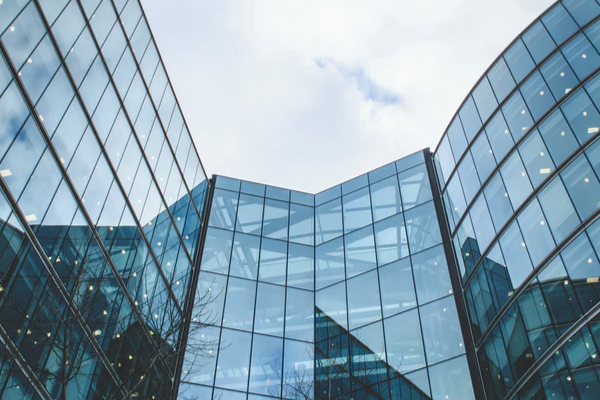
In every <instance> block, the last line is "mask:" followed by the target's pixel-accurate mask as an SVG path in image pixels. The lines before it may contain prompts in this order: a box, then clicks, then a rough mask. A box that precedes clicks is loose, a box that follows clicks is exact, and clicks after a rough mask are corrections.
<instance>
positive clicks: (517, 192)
mask: <svg viewBox="0 0 600 400" xmlns="http://www.w3.org/2000/svg"><path fill="white" fill-rule="evenodd" d="M500 173H501V174H502V178H503V179H504V184H505V185H506V189H507V191H508V196H509V198H510V202H511V203H512V205H513V207H514V208H517V207H519V206H520V205H521V203H523V201H524V200H525V199H526V198H527V196H529V193H531V189H532V188H531V182H530V181H529V177H528V176H527V172H525V167H524V166H523V162H522V161H521V158H520V157H519V154H518V153H513V155H512V156H510V158H509V159H508V160H506V162H505V163H504V165H503V166H502V168H500Z"/></svg>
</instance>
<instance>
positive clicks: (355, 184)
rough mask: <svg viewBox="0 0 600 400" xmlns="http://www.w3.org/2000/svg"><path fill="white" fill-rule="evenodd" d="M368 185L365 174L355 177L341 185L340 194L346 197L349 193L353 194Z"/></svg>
mask: <svg viewBox="0 0 600 400" xmlns="http://www.w3.org/2000/svg"><path fill="white" fill-rule="evenodd" d="M368 184H369V178H368V177H367V174H363V175H361V176H357V177H356V178H354V179H351V180H349V181H347V182H344V183H342V194H343V195H346V194H348V193H350V192H354V191H355V190H357V189H360V188H363V187H365V186H367V185H368Z"/></svg>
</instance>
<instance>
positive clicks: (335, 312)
mask: <svg viewBox="0 0 600 400" xmlns="http://www.w3.org/2000/svg"><path fill="white" fill-rule="evenodd" d="M315 302H316V304H315V306H316V307H317V308H318V309H319V310H320V311H322V312H323V313H324V314H325V315H326V316H328V317H329V318H332V319H333V320H334V321H335V322H337V323H338V324H339V325H341V326H342V327H344V328H345V327H347V326H348V318H347V312H346V284H345V283H344V282H342V283H338V284H336V285H332V286H329V287H327V288H325V289H323V290H319V291H317V293H316V295H315Z"/></svg>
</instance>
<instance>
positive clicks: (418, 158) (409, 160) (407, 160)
mask: <svg viewBox="0 0 600 400" xmlns="http://www.w3.org/2000/svg"><path fill="white" fill-rule="evenodd" d="M423 162H425V157H424V154H423V151H417V152H416V153H413V154H410V155H408V156H406V157H403V158H401V159H399V160H398V161H396V171H398V172H402V171H404V170H405V169H409V168H412V167H414V166H415V165H418V164H421V163H423Z"/></svg>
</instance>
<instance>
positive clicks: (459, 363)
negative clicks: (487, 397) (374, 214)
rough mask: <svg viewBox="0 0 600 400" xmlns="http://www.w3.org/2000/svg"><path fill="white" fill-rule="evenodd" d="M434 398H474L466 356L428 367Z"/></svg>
mask: <svg viewBox="0 0 600 400" xmlns="http://www.w3.org/2000/svg"><path fill="white" fill-rule="evenodd" d="M429 374H430V376H431V377H430V379H431V392H432V394H433V398H434V399H461V400H463V399H464V400H470V399H473V400H475V395H474V394H473V385H472V384H471V375H470V374H469V366H468V364H467V358H466V357H464V356H463V357H459V358H455V359H453V360H449V361H446V362H444V363H441V364H437V365H434V366H432V367H429Z"/></svg>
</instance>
